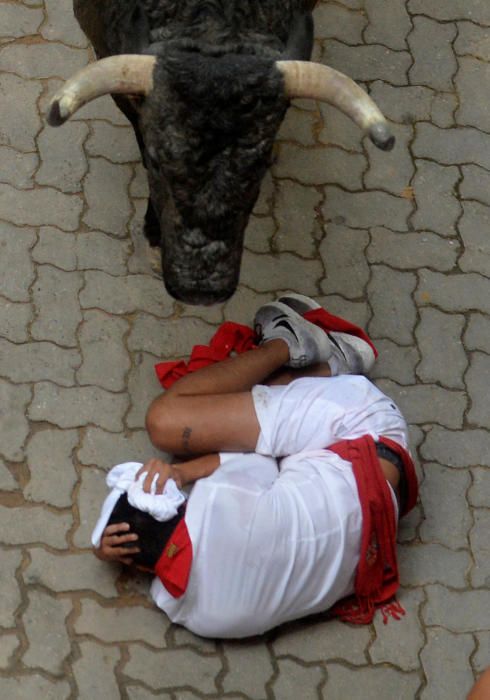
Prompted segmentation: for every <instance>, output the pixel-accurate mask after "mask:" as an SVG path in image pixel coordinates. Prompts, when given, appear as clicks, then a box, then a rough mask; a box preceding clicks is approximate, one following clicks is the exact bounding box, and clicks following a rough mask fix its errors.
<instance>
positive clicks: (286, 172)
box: [273, 143, 367, 190]
mask: <svg viewBox="0 0 490 700" xmlns="http://www.w3.org/2000/svg"><path fill="white" fill-rule="evenodd" d="M366 165H367V164H366V159H365V158H364V156H362V155H360V154H358V153H349V152H348V151H344V150H343V149H341V148H336V147H335V146H332V147H330V148H328V149H325V148H302V147H301V146H298V145H296V144H293V143H283V144H282V145H281V152H280V156H279V159H278V161H277V162H276V164H275V165H274V168H273V172H274V174H275V175H276V176H277V177H278V178H291V179H292V180H296V181H298V182H300V183H303V184H305V185H324V184H327V183H334V182H335V183H338V184H339V185H340V186H342V187H345V188H346V189H349V190H355V189H360V188H361V187H362V174H363V172H364V170H365V169H366Z"/></svg>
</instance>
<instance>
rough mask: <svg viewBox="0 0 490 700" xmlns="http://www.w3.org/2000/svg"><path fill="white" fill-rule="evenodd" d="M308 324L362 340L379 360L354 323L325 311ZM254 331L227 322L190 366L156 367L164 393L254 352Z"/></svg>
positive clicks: (200, 348) (313, 315)
mask: <svg viewBox="0 0 490 700" xmlns="http://www.w3.org/2000/svg"><path fill="white" fill-rule="evenodd" d="M304 318H306V319H307V320H308V321H311V323H314V324H315V325H316V326H320V328H322V329H323V330H324V331H325V332H330V331H337V332H341V333H350V334H351V335H355V336H356V337H358V338H362V339H363V340H365V341H366V342H367V343H369V345H370V346H371V347H372V349H373V351H374V354H375V356H376V357H377V356H378V352H377V350H376V348H375V347H374V345H373V343H372V342H371V339H370V338H369V336H368V335H366V333H365V332H364V331H363V330H362V328H359V327H358V326H355V325H354V324H353V323H349V322H348V321H345V320H344V319H343V318H339V317H338V316H334V315H333V314H329V313H328V311H325V310H324V309H315V310H314V311H308V313H306V314H305V315H304ZM255 341H256V337H255V333H254V331H253V330H252V329H251V328H249V327H248V326H243V325H241V324H240V323H233V322H232V321H226V322H225V323H223V324H222V325H221V326H220V327H219V328H218V330H217V331H216V333H215V334H214V335H213V337H212V338H211V342H210V343H209V345H195V346H194V348H193V350H192V353H191V356H190V359H189V361H188V362H184V361H183V360H180V361H177V362H159V363H158V364H157V365H155V371H156V373H157V377H158V380H159V382H160V384H161V385H162V386H163V388H164V389H168V388H169V387H171V386H172V384H173V383H174V382H176V381H177V380H178V379H180V378H181V377H183V376H185V375H186V374H189V373H190V372H195V371H196V370H198V369H201V367H207V365H211V364H213V363H214V362H220V361H221V360H226V358H227V357H230V355H231V354H232V353H236V354H237V355H239V354H240V353H242V352H247V351H248V350H253V349H254V348H255V347H257V346H256V343H255Z"/></svg>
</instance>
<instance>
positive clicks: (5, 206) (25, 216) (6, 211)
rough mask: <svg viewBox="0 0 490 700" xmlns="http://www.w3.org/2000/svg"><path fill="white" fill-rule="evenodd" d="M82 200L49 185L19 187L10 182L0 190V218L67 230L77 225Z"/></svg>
mask: <svg viewBox="0 0 490 700" xmlns="http://www.w3.org/2000/svg"><path fill="white" fill-rule="evenodd" d="M81 210H82V200H81V199H80V198H79V197H77V196H75V195H67V194H63V193H62V192H58V190H55V189H52V188H50V187H45V188H42V189H34V190H19V189H17V188H15V187H11V186H10V185H2V188H1V189H0V219H7V220H10V219H12V220H14V221H15V222H16V224H19V225H20V226H41V225H43V224H51V225H53V226H60V227H61V228H63V229H66V230H68V231H73V230H75V229H76V228H77V225H78V218H79V216H80V212H81Z"/></svg>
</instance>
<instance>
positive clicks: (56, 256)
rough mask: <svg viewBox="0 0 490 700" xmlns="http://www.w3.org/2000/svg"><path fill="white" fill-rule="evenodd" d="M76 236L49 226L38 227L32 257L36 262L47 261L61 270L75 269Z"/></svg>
mask: <svg viewBox="0 0 490 700" xmlns="http://www.w3.org/2000/svg"><path fill="white" fill-rule="evenodd" d="M76 244H77V236H76V235H75V234H73V233H65V232H64V231H60V230H59V229H57V228H53V227H51V226H42V227H41V228H40V229H39V234H38V239H37V243H36V245H35V246H34V248H33V249H32V258H33V260H35V261H36V262H38V263H48V264H50V265H54V266H55V267H60V268H62V269H63V270H76V269H77V253H76Z"/></svg>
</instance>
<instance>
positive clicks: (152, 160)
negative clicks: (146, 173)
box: [145, 146, 160, 170]
mask: <svg viewBox="0 0 490 700" xmlns="http://www.w3.org/2000/svg"><path fill="white" fill-rule="evenodd" d="M145 155H146V159H147V161H148V165H149V166H150V167H151V169H152V170H160V161H159V159H158V154H157V152H156V149H155V147H154V146H148V148H147V149H146V153H145Z"/></svg>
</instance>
